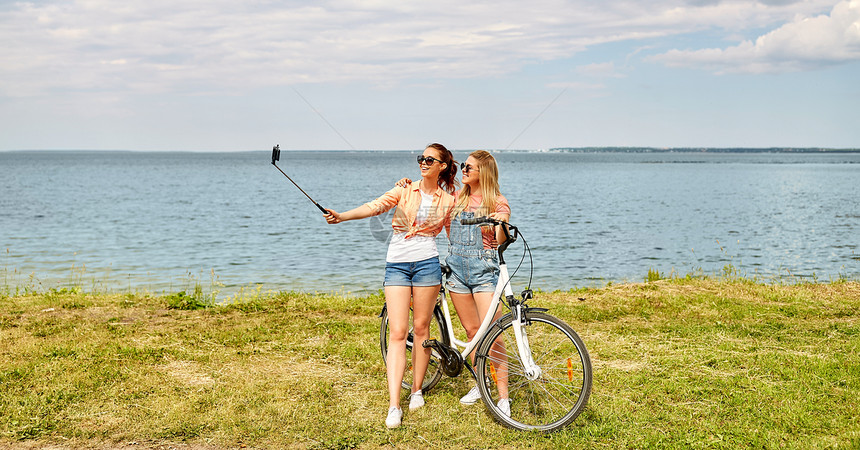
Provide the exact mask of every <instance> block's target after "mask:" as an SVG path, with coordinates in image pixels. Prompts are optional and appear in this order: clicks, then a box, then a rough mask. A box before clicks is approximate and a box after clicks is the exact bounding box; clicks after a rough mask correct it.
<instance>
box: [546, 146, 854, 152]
mask: <svg viewBox="0 0 860 450" xmlns="http://www.w3.org/2000/svg"><path fill="white" fill-rule="evenodd" d="M547 151H549V152H564V153H860V148H820V147H767V148H758V147H668V148H657V147H558V148H551V149H549V150H547Z"/></svg>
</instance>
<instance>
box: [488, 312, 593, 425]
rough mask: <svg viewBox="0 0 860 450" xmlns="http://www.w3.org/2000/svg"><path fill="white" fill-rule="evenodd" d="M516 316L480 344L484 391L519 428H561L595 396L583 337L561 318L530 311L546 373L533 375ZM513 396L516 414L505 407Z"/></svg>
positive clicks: (495, 409)
mask: <svg viewBox="0 0 860 450" xmlns="http://www.w3.org/2000/svg"><path fill="white" fill-rule="evenodd" d="M512 319H513V316H512V315H511V314H508V315H506V316H505V317H502V318H501V319H500V320H499V321H498V322H496V323H495V324H494V325H493V326H492V327H491V328H490V329H489V330H488V332H487V334H486V336H485V337H484V338H483V339H482V340H481V343H480V344H479V345H478V350H477V353H476V361H475V363H476V367H477V375H478V389H479V390H480V391H481V398H482V399H483V400H484V404H485V405H486V406H487V408H489V410H490V413H491V414H492V415H493V417H494V418H495V419H496V420H497V421H498V422H500V423H502V424H503V425H505V426H508V427H510V428H515V429H518V430H539V431H547V432H550V431H556V430H559V429H561V428H563V427H565V426H566V425H568V424H570V423H571V422H573V421H574V420H575V419H576V417H577V416H579V414H580V413H581V412H582V411H583V410H584V409H585V405H586V403H588V397H589V396H590V395H591V381H592V373H591V359H590V357H589V356H588V350H586V348H585V344H584V343H583V342H582V339H580V338H579V335H577V334H576V332H575V331H573V328H571V327H570V326H569V325H568V324H566V323H565V322H564V321H562V320H561V319H558V318H556V317H553V316H551V315H549V314H546V313H543V312H537V311H526V312H525V320H524V323H523V330H524V332H525V334H526V336H527V337H528V344H529V347H530V348H531V357H532V359H534V362H535V364H536V365H537V366H538V367H540V375H539V376H535V375H534V374H532V376H528V374H526V367H527V364H524V362H523V361H522V360H521V359H520V355H519V351H518V349H517V340H516V337H515V336H514V328H513V324H512ZM506 396H507V398H508V400H509V406H510V415H508V414H506V411H505V410H504V408H503V407H502V406H500V405H499V400H501V399H503V398H506Z"/></svg>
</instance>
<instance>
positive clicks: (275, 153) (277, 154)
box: [272, 145, 328, 214]
mask: <svg viewBox="0 0 860 450" xmlns="http://www.w3.org/2000/svg"><path fill="white" fill-rule="evenodd" d="M280 160H281V146H280V145H275V146H274V147H272V165H273V166H275V168H276V169H278V170H280V171H281V173H283V174H284V176H285V177H287V179H288V180H290V183H293V185H295V186H296V187H297V188H299V190H300V191H302V194H305V197H307V198H308V200H310V201H311V202H313V204H314V205H316V206H317V208H319V209H320V211H322V213H323V214H328V211H326V209H325V208H323V207H322V206H320V204H319V203H317V202H315V201H314V199H312V198H311V196H310V195H308V193H307V192H305V190H304V189H302V188H301V187H299V185H298V184H296V182H295V181H293V179H292V178H290V176H289V175H287V174H286V173H284V171H283V170H281V168H280V167H278V165H277V164H275V161H280Z"/></svg>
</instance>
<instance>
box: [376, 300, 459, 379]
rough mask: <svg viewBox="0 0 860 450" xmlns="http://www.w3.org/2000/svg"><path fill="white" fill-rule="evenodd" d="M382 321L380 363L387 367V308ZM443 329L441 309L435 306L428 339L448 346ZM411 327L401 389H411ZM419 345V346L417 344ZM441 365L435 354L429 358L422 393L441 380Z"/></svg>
mask: <svg viewBox="0 0 860 450" xmlns="http://www.w3.org/2000/svg"><path fill="white" fill-rule="evenodd" d="M381 317H382V320H381V322H380V325H379V348H380V350H381V351H382V362H383V363H384V364H386V365H388V361H387V358H388V308H384V309H383V310H382V315H381ZM446 330H447V328H446V327H445V319H444V315H443V314H442V308H440V307H439V305H438V304H437V305H436V306H435V308H434V309H433V319H432V320H431V321H430V339H436V340H438V341H439V342H442V343H444V344H445V345H450V343H451V340H450V339H449V337H448V332H447V331H446ZM412 341H413V337H412V327H411V326H410V327H409V335H408V336H407V337H406V370H405V371H404V373H403V381H402V382H401V383H400V385H401V386H402V387H403V389H408V390H411V389H412V345H413V342H412ZM419 345H421V344H420V343H419ZM442 375H443V373H442V363H441V360H440V357H439V355H437V354H436V352H433V354H432V355H431V356H430V364H429V365H428V366H427V373H426V374H425V375H424V382H423V383H422V386H421V391H422V392H423V393H425V394H426V393H427V392H429V391H430V390H431V389H433V387H434V386H436V384H437V383H438V382H439V380H441V379H442Z"/></svg>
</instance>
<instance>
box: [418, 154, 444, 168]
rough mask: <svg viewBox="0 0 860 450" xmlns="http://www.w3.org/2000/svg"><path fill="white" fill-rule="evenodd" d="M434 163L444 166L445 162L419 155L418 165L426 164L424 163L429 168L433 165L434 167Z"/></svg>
mask: <svg viewBox="0 0 860 450" xmlns="http://www.w3.org/2000/svg"><path fill="white" fill-rule="evenodd" d="M433 161H437V162H438V163H439V164H442V163H443V161H442V160H440V159H436V158H434V157H432V156H424V155H418V164H424V163H427V165H428V166H432V165H433Z"/></svg>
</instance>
